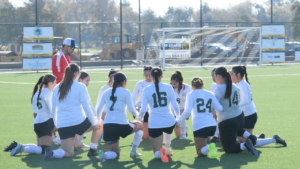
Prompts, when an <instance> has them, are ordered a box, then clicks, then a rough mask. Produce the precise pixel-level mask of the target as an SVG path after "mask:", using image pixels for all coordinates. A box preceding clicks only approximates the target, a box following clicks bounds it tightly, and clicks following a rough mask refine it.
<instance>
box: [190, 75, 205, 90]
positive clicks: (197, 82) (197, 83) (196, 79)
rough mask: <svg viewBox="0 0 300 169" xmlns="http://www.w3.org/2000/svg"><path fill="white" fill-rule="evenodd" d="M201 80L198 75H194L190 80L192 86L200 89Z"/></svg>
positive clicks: (201, 85)
mask: <svg viewBox="0 0 300 169" xmlns="http://www.w3.org/2000/svg"><path fill="white" fill-rule="evenodd" d="M203 85H204V83H203V80H202V79H201V78H200V77H194V78H193V80H192V86H194V87H195V88H196V89H202V88H203Z"/></svg>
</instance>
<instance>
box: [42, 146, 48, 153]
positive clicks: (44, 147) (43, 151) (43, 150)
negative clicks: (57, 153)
mask: <svg viewBox="0 0 300 169" xmlns="http://www.w3.org/2000/svg"><path fill="white" fill-rule="evenodd" d="M41 147H42V154H45V150H46V148H47V147H50V146H41Z"/></svg>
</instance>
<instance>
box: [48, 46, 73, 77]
mask: <svg viewBox="0 0 300 169" xmlns="http://www.w3.org/2000/svg"><path fill="white" fill-rule="evenodd" d="M70 63H71V59H70V56H69V55H65V54H64V53H63V52H62V51H59V52H57V53H56V54H55V55H54V56H53V58H52V73H53V75H54V76H56V78H57V79H56V82H57V83H59V82H61V80H62V78H63V76H64V74H65V69H66V67H67V66H68V65H69V64H70Z"/></svg>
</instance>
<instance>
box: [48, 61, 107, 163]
mask: <svg viewBox="0 0 300 169" xmlns="http://www.w3.org/2000/svg"><path fill="white" fill-rule="evenodd" d="M79 76H80V72H79V66H78V65H77V64H74V63H71V64H70V65H69V66H67V68H66V70H65V76H64V78H63V81H62V82H61V83H60V84H59V85H57V86H56V87H55V88H54V90H53V98H52V117H53V119H54V121H55V122H56V119H57V122H56V126H57V128H58V133H59V136H60V139H61V147H62V149H57V150H53V151H51V150H50V148H49V147H48V148H46V152H45V160H46V161H50V160H51V158H63V157H72V156H73V154H74V137H75V135H76V134H78V135H82V134H83V133H85V132H89V131H93V133H92V138H91V144H90V150H89V152H88V156H97V155H98V152H97V143H98V140H99V138H100V136H101V135H102V133H101V130H100V127H101V126H100V124H99V122H101V121H96V120H95V118H94V115H93V112H92V110H91V108H90V96H89V93H88V91H87V88H86V86H85V85H84V84H82V83H80V82H78V81H77V80H78V78H79ZM86 116H87V117H86Z"/></svg>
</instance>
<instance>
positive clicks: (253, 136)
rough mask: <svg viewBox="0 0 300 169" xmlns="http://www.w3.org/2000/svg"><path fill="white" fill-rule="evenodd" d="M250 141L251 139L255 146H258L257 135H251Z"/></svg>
mask: <svg viewBox="0 0 300 169" xmlns="http://www.w3.org/2000/svg"><path fill="white" fill-rule="evenodd" d="M248 139H250V140H251V141H252V143H253V146H255V145H256V141H257V137H256V136H255V135H252V134H251V135H250V136H249V137H248Z"/></svg>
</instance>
